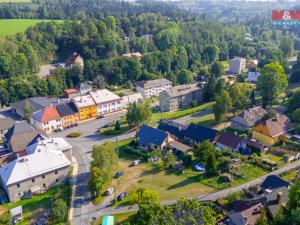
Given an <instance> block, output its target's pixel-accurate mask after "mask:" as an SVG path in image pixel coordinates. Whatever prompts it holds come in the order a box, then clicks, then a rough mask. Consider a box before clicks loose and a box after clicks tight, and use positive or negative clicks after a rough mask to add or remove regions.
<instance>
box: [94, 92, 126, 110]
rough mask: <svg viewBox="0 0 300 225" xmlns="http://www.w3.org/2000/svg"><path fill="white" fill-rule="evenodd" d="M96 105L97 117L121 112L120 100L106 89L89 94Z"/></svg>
mask: <svg viewBox="0 0 300 225" xmlns="http://www.w3.org/2000/svg"><path fill="white" fill-rule="evenodd" d="M90 95H91V96H92V98H93V100H94V102H95V103H96V105H97V111H98V115H100V116H103V115H106V114H109V113H113V112H117V111H121V110H122V108H123V106H122V98H121V97H120V96H118V95H116V94H114V93H112V92H111V91H109V90H107V89H102V90H97V91H92V92H90Z"/></svg>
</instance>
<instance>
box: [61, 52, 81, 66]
mask: <svg viewBox="0 0 300 225" xmlns="http://www.w3.org/2000/svg"><path fill="white" fill-rule="evenodd" d="M65 64H66V67H73V66H75V65H79V66H82V67H83V66H84V62H83V58H82V57H81V56H80V55H79V54H78V53H77V52H74V53H73V54H72V55H69V56H68V58H67V59H66V61H65Z"/></svg>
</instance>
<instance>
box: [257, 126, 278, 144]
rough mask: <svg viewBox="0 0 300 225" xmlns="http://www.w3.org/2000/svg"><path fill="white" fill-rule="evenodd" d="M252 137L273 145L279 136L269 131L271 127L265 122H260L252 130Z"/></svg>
mask: <svg viewBox="0 0 300 225" xmlns="http://www.w3.org/2000/svg"><path fill="white" fill-rule="evenodd" d="M252 138H254V139H256V140H258V141H259V142H260V143H262V144H264V145H267V146H271V145H274V144H275V143H276V142H277V141H278V138H279V137H278V136H277V137H272V135H271V134H270V132H269V129H268V128H267V127H266V125H264V124H259V125H257V126H256V127H254V128H253V130H252Z"/></svg>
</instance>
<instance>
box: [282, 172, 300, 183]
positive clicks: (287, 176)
mask: <svg viewBox="0 0 300 225" xmlns="http://www.w3.org/2000/svg"><path fill="white" fill-rule="evenodd" d="M296 177H297V171H296V170H292V171H290V172H287V173H284V174H282V176H281V178H282V179H284V180H286V181H291V180H293V179H295V178H296Z"/></svg>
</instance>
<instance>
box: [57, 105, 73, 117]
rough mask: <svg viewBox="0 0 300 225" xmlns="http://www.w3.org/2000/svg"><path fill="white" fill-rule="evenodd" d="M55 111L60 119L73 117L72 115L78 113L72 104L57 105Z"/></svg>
mask: <svg viewBox="0 0 300 225" xmlns="http://www.w3.org/2000/svg"><path fill="white" fill-rule="evenodd" d="M56 110H57V111H58V113H59V115H60V116H61V117H64V116H69V115H74V114H76V113H78V111H77V109H76V107H75V105H74V103H73V102H69V103H65V104H61V105H57V106H56Z"/></svg>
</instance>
